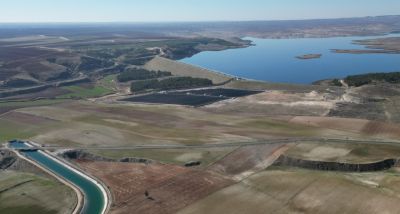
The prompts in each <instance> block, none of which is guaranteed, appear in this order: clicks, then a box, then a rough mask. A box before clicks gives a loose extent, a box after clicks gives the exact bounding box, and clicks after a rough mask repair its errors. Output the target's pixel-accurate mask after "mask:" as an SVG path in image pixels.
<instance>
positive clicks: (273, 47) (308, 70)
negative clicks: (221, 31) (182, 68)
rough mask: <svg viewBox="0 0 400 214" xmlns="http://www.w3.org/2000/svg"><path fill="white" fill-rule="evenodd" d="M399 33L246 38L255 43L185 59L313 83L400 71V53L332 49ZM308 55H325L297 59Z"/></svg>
mask: <svg viewBox="0 0 400 214" xmlns="http://www.w3.org/2000/svg"><path fill="white" fill-rule="evenodd" d="M395 36H400V35H399V34H391V35H387V36H375V37H335V38H312V39H309V38H307V39H257V38H244V39H248V40H251V41H253V44H254V45H255V46H251V47H248V48H241V49H230V50H224V51H206V52H202V53H199V54H197V55H195V56H193V57H190V58H186V59H183V60H181V61H182V62H184V63H188V64H192V65H197V66H200V67H204V68H208V69H212V70H216V71H220V72H223V73H227V74H231V75H234V76H238V77H243V78H248V79H254V80H264V81H269V82H286V83H302V84H309V83H312V82H314V81H317V80H322V79H329V78H342V77H346V76H348V75H353V74H362V73H371V72H393V71H400V54H339V53H333V52H331V49H365V48H364V47H363V46H360V45H356V44H353V41H354V40H363V39H373V38H382V37H395ZM305 54H322V57H321V58H319V59H309V60H301V59H297V58H296V56H301V55H305Z"/></svg>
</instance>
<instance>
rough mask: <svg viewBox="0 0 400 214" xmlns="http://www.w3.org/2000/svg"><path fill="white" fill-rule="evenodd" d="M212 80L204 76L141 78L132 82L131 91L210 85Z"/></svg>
mask: <svg viewBox="0 0 400 214" xmlns="http://www.w3.org/2000/svg"><path fill="white" fill-rule="evenodd" d="M211 85H212V81H211V80H209V79H204V78H193V77H175V78H169V79H163V80H157V79H152V80H142V81H137V82H133V83H132V84H131V91H133V92H138V91H144V90H149V89H155V90H172V89H184V88H195V87H205V86H211Z"/></svg>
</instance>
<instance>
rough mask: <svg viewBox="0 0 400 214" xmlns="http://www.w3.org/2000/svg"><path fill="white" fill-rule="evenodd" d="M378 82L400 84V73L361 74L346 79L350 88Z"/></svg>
mask: <svg viewBox="0 0 400 214" xmlns="http://www.w3.org/2000/svg"><path fill="white" fill-rule="evenodd" d="M376 81H380V82H388V83H400V72H393V73H371V74H361V75H354V76H348V77H346V79H345V82H346V83H347V84H348V85H349V86H355V87H359V86H362V85H366V84H370V83H372V82H376Z"/></svg>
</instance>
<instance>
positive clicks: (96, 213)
mask: <svg viewBox="0 0 400 214" xmlns="http://www.w3.org/2000/svg"><path fill="white" fill-rule="evenodd" d="M10 147H13V148H27V149H29V147H28V146H27V145H26V144H24V143H11V144H10ZM22 153H23V154H24V155H25V156H26V157H28V158H29V159H31V160H33V161H35V162H37V163H39V164H40V165H42V166H43V167H45V168H47V169H49V170H50V171H52V172H53V173H55V174H57V175H58V176H60V177H62V178H64V179H65V180H68V181H69V182H70V183H72V184H74V185H75V186H77V187H78V188H79V189H80V190H81V191H82V193H83V194H84V206H83V209H82V213H83V214H100V213H102V211H103V209H104V206H105V199H104V195H103V193H102V191H101V190H100V189H99V187H98V186H97V185H96V184H94V183H93V182H92V181H90V180H88V179H87V178H85V177H83V176H82V175H79V174H77V173H75V172H74V171H72V170H71V169H69V168H67V167H65V166H63V165H62V164H60V163H58V162H57V161H54V160H53V159H51V158H49V157H48V156H46V155H44V154H42V153H40V152H38V151H25V152H22Z"/></svg>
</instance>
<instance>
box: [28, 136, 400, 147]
mask: <svg viewBox="0 0 400 214" xmlns="http://www.w3.org/2000/svg"><path fill="white" fill-rule="evenodd" d="M300 142H304V143H321V144H323V143H341V144H382V145H400V141H381V140H354V139H328V138H294V139H275V140H265V141H257V142H237V143H221V144H203V145H171V144H165V145H135V146H112V147H99V146H96V147H90V146H89V147H63V146H37V147H33V148H32V149H41V150H52V149H74V150H134V149H201V148H221V147H237V146H255V145H266V144H282V143H285V144H288V143H300Z"/></svg>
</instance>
